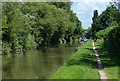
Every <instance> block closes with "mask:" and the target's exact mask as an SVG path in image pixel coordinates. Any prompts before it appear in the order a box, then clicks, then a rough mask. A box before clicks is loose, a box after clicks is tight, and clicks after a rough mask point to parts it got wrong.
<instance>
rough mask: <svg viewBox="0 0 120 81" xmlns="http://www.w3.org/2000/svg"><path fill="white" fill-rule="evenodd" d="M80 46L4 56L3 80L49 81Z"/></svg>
mask: <svg viewBox="0 0 120 81" xmlns="http://www.w3.org/2000/svg"><path fill="white" fill-rule="evenodd" d="M77 47H78V46H72V47H71V46H69V47H65V46H64V47H44V48H40V49H39V51H38V50H37V51H35V50H34V51H33V50H31V51H26V52H25V54H10V55H4V56H2V68H3V69H2V78H3V79H49V77H50V76H51V75H52V74H53V73H54V72H55V71H57V69H58V68H59V67H60V66H62V65H63V64H64V63H65V62H66V61H67V60H68V59H69V58H70V56H72V55H73V54H74V52H75V51H76V49H77Z"/></svg>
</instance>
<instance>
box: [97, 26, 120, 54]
mask: <svg viewBox="0 0 120 81" xmlns="http://www.w3.org/2000/svg"><path fill="white" fill-rule="evenodd" d="M96 36H97V38H103V39H104V43H105V46H106V47H107V48H108V50H109V51H110V52H112V53H114V54H116V55H118V54H119V53H120V46H119V45H120V26H117V27H109V28H107V29H104V30H101V31H99V32H97V33H96ZM111 49H112V50H111Z"/></svg>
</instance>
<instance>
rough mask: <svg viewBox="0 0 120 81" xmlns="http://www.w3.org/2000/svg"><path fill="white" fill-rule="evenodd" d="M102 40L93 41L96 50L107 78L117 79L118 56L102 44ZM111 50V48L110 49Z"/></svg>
mask: <svg viewBox="0 0 120 81" xmlns="http://www.w3.org/2000/svg"><path fill="white" fill-rule="evenodd" d="M103 42H104V41H103V40H97V41H96V42H95V46H96V50H97V51H98V53H99V55H100V58H101V62H102V64H103V67H104V70H105V72H106V74H107V77H108V79H119V77H118V60H119V59H118V56H114V54H111V53H110V52H109V50H107V49H106V48H105V46H104V43H103ZM111 50H112V49H111Z"/></svg>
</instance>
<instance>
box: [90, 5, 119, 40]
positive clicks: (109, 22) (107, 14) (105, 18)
mask: <svg viewBox="0 0 120 81" xmlns="http://www.w3.org/2000/svg"><path fill="white" fill-rule="evenodd" d="M118 14H119V12H118V9H117V8H116V7H115V6H113V5H111V6H109V7H107V8H106V10H105V11H103V12H102V14H100V15H99V16H97V17H96V16H95V12H94V17H93V23H92V36H93V38H95V34H96V32H98V31H99V30H103V29H105V28H108V27H111V26H117V25H118V23H117V22H118Z"/></svg>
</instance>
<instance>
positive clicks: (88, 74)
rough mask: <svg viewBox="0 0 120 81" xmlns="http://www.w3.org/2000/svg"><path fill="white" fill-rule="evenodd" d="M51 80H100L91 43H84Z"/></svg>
mask: <svg viewBox="0 0 120 81" xmlns="http://www.w3.org/2000/svg"><path fill="white" fill-rule="evenodd" d="M51 79H100V77H99V73H98V71H97V62H96V57H95V55H94V51H93V50H92V41H91V40H89V41H88V42H86V43H85V44H84V45H83V46H82V47H81V48H80V49H78V51H77V52H76V53H75V54H74V55H73V56H72V57H71V58H70V59H69V60H68V61H67V62H66V63H65V64H64V66H63V67H61V68H60V69H59V70H58V71H57V72H56V73H54V74H53V76H52V77H51Z"/></svg>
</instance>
